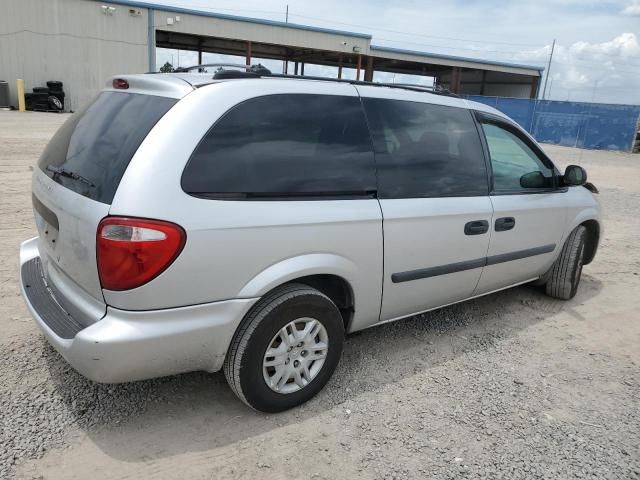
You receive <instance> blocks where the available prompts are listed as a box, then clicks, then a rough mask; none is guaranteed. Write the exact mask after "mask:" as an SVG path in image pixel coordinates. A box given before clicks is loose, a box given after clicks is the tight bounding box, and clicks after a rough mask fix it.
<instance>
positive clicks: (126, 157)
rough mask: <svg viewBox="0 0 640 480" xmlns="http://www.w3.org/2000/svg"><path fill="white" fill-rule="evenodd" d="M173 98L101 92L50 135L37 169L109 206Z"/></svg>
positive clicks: (77, 191)
mask: <svg viewBox="0 0 640 480" xmlns="http://www.w3.org/2000/svg"><path fill="white" fill-rule="evenodd" d="M176 102H177V100H176V99H173V98H165V97H157V96H153V95H141V94H134V93H123V92H102V93H101V94H100V95H98V96H97V97H96V99H95V100H94V101H93V102H92V103H91V104H90V105H89V106H87V107H86V108H84V109H83V110H82V111H79V112H77V113H76V114H74V115H73V116H72V117H71V118H69V120H67V121H66V123H65V124H64V125H63V126H62V127H61V128H60V129H59V130H58V131H57V132H56V134H55V135H54V136H53V138H52V139H51V141H50V142H49V144H48V145H47V148H46V149H45V150H44V153H43V154H42V156H41V157H40V160H39V162H38V166H39V167H40V168H41V169H42V171H43V172H45V174H47V175H48V176H49V177H51V178H53V180H55V181H56V182H58V183H60V184H61V185H64V186H65V187H67V188H69V189H70V190H73V191H74V192H76V193H79V194H80V195H84V196H85V197H88V198H91V199H92V200H96V201H98V202H102V203H107V204H110V203H111V202H112V201H113V196H114V195H115V193H116V190H117V188H118V185H119V184H120V180H121V179H122V176H123V175H124V172H125V170H126V169H127V166H128V165H129V162H130V161H131V158H132V157H133V155H134V153H135V152H136V150H137V149H138V147H139V146H140V144H141V143H142V141H143V140H144V138H145V137H146V136H147V134H148V133H149V131H150V130H151V128H153V126H154V125H155V124H156V123H157V121H158V120H160V118H161V117H162V116H163V115H164V114H165V113H167V111H168V110H169V109H170V108H171V107H172V106H173V105H174V104H175V103H176Z"/></svg>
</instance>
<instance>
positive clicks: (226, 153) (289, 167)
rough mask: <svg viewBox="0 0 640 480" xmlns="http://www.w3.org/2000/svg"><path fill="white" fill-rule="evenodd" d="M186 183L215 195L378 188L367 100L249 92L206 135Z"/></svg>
mask: <svg viewBox="0 0 640 480" xmlns="http://www.w3.org/2000/svg"><path fill="white" fill-rule="evenodd" d="M182 188H183V189H184V191H185V192H187V193H190V194H194V195H203V196H206V197H214V198H260V197H279V196H327V195H329V196H330V195H341V196H342V195H363V194H366V193H367V192H373V191H375V189H376V178H375V166H374V159H373V149H372V145H371V139H370V136H369V131H368V129H367V124H366V120H365V116H364V112H363V110H362V106H361V104H360V100H359V99H358V98H357V97H346V96H334V95H311V94H284V95H268V96H264V97H257V98H253V99H251V100H247V101H246V102H244V103H241V104H239V105H237V106H236V107H234V108H232V109H231V110H229V111H228V112H227V113H226V114H225V115H224V116H223V117H222V118H221V119H220V120H218V122H217V123H216V124H215V125H214V126H213V127H212V128H211V130H209V132H208V133H207V134H206V135H205V136H204V138H203V139H202V141H201V142H200V145H198V147H197V148H196V150H195V151H194V153H193V155H192V157H191V159H190V161H189V163H188V165H187V167H186V169H185V171H184V173H183V175H182Z"/></svg>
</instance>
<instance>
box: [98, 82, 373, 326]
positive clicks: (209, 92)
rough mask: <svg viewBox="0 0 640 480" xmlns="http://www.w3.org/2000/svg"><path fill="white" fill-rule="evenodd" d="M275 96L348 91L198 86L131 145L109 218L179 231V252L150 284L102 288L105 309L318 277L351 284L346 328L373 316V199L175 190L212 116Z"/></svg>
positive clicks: (346, 89) (214, 297)
mask: <svg viewBox="0 0 640 480" xmlns="http://www.w3.org/2000/svg"><path fill="white" fill-rule="evenodd" d="M277 93H327V94H333V95H348V96H356V95H357V92H356V90H355V88H353V86H351V85H343V84H327V83H321V82H307V81H296V82H292V81H290V80H276V79H269V80H237V81H233V82H221V83H218V84H215V85H210V86H207V87H203V88H200V89H198V90H196V91H194V92H193V93H190V94H189V95H187V96H186V97H185V98H183V99H182V100H181V101H180V102H178V104H176V105H175V106H174V107H173V108H172V110H171V111H170V112H169V113H168V114H167V115H165V117H163V118H162V119H161V120H160V121H159V122H158V124H157V125H156V126H155V127H154V129H153V130H152V131H151V132H150V134H149V136H148V137H147V138H146V139H145V141H144V142H143V144H142V145H141V146H140V148H139V149H138V151H137V153H136V155H135V156H134V158H133V159H132V161H131V163H130V165H129V168H128V169H127V171H126V173H125V175H124V177H123V179H122V181H121V183H120V186H119V188H118V191H117V193H116V196H115V198H114V201H113V204H112V206H111V209H110V214H111V215H123V216H134V217H144V218H154V219H160V220H167V221H171V222H175V223H177V224H179V225H181V226H182V227H183V228H184V229H185V230H186V232H187V242H186V245H185V248H184V250H183V252H182V253H181V255H180V256H179V257H178V259H177V260H176V261H175V262H174V263H173V264H172V265H171V266H170V267H169V268H168V269H167V270H165V271H164V272H163V273H162V274H161V275H160V276H158V277H157V278H155V279H154V280H152V281H151V282H150V283H148V284H146V285H143V286H141V287H139V288H136V289H133V290H129V291H126V292H113V291H108V290H105V291H104V295H105V300H106V301H107V303H108V304H109V305H113V306H114V307H117V308H122V309H129V310H148V309H161V308H170V307H178V306H185V305H194V304H199V303H207V302H214V301H220V300H228V299H233V298H253V297H259V296H261V295H263V294H264V293H266V292H267V291H269V290H270V289H272V288H274V287H275V286H277V285H279V284H281V283H284V282H287V281H289V280H292V279H295V278H298V277H301V276H305V275H310V274H319V273H324V274H334V275H338V276H340V277H342V278H344V279H345V280H347V281H348V282H349V283H350V284H351V287H352V289H353V293H354V300H355V311H356V314H355V315H354V318H353V322H352V325H354V326H356V325H361V324H362V325H363V326H364V325H365V324H370V323H375V322H376V321H377V320H378V317H379V312H380V296H381V282H382V222H381V213H380V207H379V204H378V202H377V200H375V199H363V200H324V201H314V200H307V201H297V200H290V201H221V200H207V199H200V198H195V197H192V196H190V195H187V194H186V193H185V192H184V191H183V190H182V188H181V186H180V178H181V175H182V172H183V170H184V167H185V165H186V164H187V162H188V160H189V157H190V156H191V153H192V152H193V150H194V149H195V147H196V146H197V144H198V143H199V142H200V140H201V139H202V137H203V136H204V135H205V133H206V132H207V131H208V130H209V128H210V127H211V125H213V124H214V122H215V121H216V120H217V119H218V118H219V117H220V116H221V115H222V114H224V113H225V112H226V111H227V110H229V109H230V108H231V107H233V106H234V105H236V104H237V103H239V102H242V101H244V100H246V99H249V98H252V97H255V96H260V95H266V94H277ZM310 114H312V112H310Z"/></svg>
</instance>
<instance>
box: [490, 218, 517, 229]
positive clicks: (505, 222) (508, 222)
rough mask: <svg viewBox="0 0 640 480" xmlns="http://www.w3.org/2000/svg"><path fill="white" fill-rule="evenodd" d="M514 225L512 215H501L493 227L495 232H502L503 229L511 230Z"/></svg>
mask: <svg viewBox="0 0 640 480" xmlns="http://www.w3.org/2000/svg"><path fill="white" fill-rule="evenodd" d="M515 226H516V219H515V218H513V217H502V218H498V219H496V224H495V229H496V232H504V231H505V230H511V229H512V228H513V227H515Z"/></svg>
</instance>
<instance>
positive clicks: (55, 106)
mask: <svg viewBox="0 0 640 480" xmlns="http://www.w3.org/2000/svg"><path fill="white" fill-rule="evenodd" d="M47 101H48V102H49V108H50V109H51V110H58V111H62V109H63V108H64V105H62V102H61V101H60V99H59V98H58V97H55V96H53V95H49V97H48V98H47Z"/></svg>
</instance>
